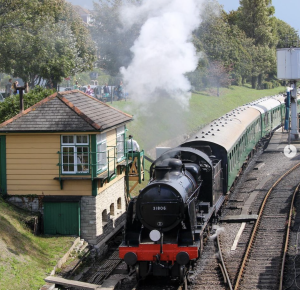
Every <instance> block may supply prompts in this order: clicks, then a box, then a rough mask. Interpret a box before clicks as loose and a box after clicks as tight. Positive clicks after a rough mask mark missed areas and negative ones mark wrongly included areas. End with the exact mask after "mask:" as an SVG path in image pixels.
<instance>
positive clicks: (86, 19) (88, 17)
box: [73, 5, 92, 24]
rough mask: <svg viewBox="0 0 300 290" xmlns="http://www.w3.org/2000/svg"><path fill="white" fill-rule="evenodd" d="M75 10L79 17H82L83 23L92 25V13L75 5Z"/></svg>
mask: <svg viewBox="0 0 300 290" xmlns="http://www.w3.org/2000/svg"><path fill="white" fill-rule="evenodd" d="M73 7H74V10H75V11H76V12H77V13H78V14H79V16H80V17H81V19H82V20H83V22H85V23H87V24H90V22H91V20H92V11H90V10H88V9H86V8H83V7H81V6H79V5H73Z"/></svg>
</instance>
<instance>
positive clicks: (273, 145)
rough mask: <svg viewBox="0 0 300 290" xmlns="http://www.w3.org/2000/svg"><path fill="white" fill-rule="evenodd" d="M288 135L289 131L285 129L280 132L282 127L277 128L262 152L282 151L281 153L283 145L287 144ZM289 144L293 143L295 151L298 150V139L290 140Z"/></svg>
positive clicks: (299, 141) (299, 146) (299, 145)
mask: <svg viewBox="0 0 300 290" xmlns="http://www.w3.org/2000/svg"><path fill="white" fill-rule="evenodd" d="M288 136H289V133H288V132H287V131H283V132H282V128H280V129H278V130H277V131H276V132H274V134H273V136H272V138H271V140H270V142H269V144H268V147H267V148H266V149H265V150H264V152H266V153H268V152H269V153H270V152H282V153H283V150H284V148H285V146H287V145H289V140H288ZM290 145H294V146H295V147H296V149H297V152H298V153H299V152H300V139H299V140H292V141H291V142H290ZM297 155H298V154H297ZM297 155H296V156H297Z"/></svg>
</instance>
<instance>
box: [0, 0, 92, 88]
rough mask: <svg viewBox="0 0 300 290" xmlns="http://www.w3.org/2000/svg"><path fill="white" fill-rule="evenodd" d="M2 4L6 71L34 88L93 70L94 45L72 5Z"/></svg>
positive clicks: (0, 63) (0, 41) (0, 42)
mask: <svg viewBox="0 0 300 290" xmlns="http://www.w3.org/2000/svg"><path fill="white" fill-rule="evenodd" d="M1 1H2V2H5V5H2V6H1V5H0V14H1V13H2V14H3V15H4V23H5V24H3V25H2V26H0V29H1V32H2V33H1V36H0V69H1V70H2V71H4V72H6V73H9V74H12V75H14V76H19V77H21V78H22V79H23V80H24V81H26V82H30V84H31V86H33V85H34V84H38V83H40V82H41V80H48V81H49V82H52V83H53V85H54V86H55V85H56V83H58V82H60V81H61V79H62V78H63V77H67V76H69V75H74V74H75V73H76V72H82V71H84V70H88V69H91V68H92V67H93V62H94V60H95V49H94V44H93V42H92V40H91V38H90V35H89V31H88V29H87V28H86V27H85V26H84V23H83V22H82V21H81V19H80V17H79V16H78V15H77V14H76V12H75V11H74V10H73V8H72V5H71V4H68V3H66V2H65V1H64V0H48V1H39V0H25V1H24V2H22V1H21V2H22V3H18V4H20V5H19V6H18V7H15V1H10V0H0V3H1ZM18 1H19V0H16V2H18ZM27 4H28V6H27ZM9 8H10V9H9ZM1 9H2V10H1ZM10 11H11V12H10ZM19 13H20V16H19V17H18V15H19ZM13 17H16V19H13ZM25 45H26V49H24V47H25Z"/></svg>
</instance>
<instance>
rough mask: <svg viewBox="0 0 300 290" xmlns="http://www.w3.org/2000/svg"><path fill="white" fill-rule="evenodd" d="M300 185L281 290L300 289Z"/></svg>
mask: <svg viewBox="0 0 300 290" xmlns="http://www.w3.org/2000/svg"><path fill="white" fill-rule="evenodd" d="M299 188H300V183H299V184H298V186H297V187H296V189H295V191H294V194H293V198H292V202H291V207H290V211H289V219H288V222H287V228H286V238H285V245H284V251H283V259H282V266H281V273H280V283H279V290H282V289H292V287H293V286H294V288H295V289H299V288H300V287H299V286H300V284H299V282H300V280H299V274H298V273H300V264H299V261H298V263H297V260H299V234H300V220H299V218H297V216H296V209H297V208H299V203H300V200H299V198H298V200H296V197H297V193H299Z"/></svg>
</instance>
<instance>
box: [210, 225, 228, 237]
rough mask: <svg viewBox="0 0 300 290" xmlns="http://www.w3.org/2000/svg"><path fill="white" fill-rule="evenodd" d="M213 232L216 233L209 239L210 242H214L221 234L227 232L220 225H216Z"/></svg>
mask: <svg viewBox="0 0 300 290" xmlns="http://www.w3.org/2000/svg"><path fill="white" fill-rule="evenodd" d="M213 230H215V233H214V234H213V235H211V236H210V237H209V239H210V240H214V239H215V238H216V237H217V236H219V235H220V234H221V233H224V232H225V229H224V227H219V226H218V225H214V226H213Z"/></svg>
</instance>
